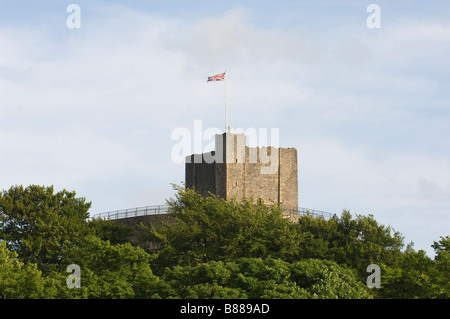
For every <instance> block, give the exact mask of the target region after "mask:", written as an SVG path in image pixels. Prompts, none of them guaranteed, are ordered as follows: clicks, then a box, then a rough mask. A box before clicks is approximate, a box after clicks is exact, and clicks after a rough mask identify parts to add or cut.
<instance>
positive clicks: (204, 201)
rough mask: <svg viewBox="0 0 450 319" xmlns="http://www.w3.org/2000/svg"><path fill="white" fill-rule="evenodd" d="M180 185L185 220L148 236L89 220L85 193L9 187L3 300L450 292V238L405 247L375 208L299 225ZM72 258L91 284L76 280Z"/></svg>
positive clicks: (258, 206) (177, 215) (3, 195)
mask: <svg viewBox="0 0 450 319" xmlns="http://www.w3.org/2000/svg"><path fill="white" fill-rule="evenodd" d="M176 191H177V192H176V196H175V198H174V199H171V200H170V201H169V204H170V206H171V211H172V212H171V216H173V218H174V220H175V221H176V222H171V223H162V222H161V223H153V224H152V225H151V226H142V227H141V228H140V230H139V234H137V233H136V229H133V230H132V229H130V228H129V227H127V226H123V225H120V224H118V223H115V222H113V221H105V220H101V219H89V212H88V211H89V207H90V203H88V202H86V200H85V199H84V198H77V197H76V194H75V192H69V191H66V190H63V191H61V192H57V193H55V192H54V189H53V187H43V186H36V185H31V186H29V187H26V188H24V187H23V186H14V187H11V188H10V189H9V190H8V191H3V192H0V297H2V298H3V297H4V298H283V299H288V298H324V299H325V298H341V299H342V298H358V299H359V298H450V283H449V280H448V278H450V276H449V275H450V238H449V236H446V237H441V239H440V240H439V241H437V242H436V241H435V242H434V243H433V245H432V247H433V248H434V250H435V253H436V255H435V258H434V259H431V258H430V257H428V256H427V255H426V254H425V252H424V251H421V250H419V251H415V250H414V249H413V246H412V244H409V245H408V246H407V247H406V249H405V250H402V249H403V237H402V236H401V234H399V233H398V232H396V231H395V230H393V229H392V228H391V227H389V226H388V227H386V226H384V225H380V224H379V223H378V222H377V221H376V220H375V219H374V218H373V216H372V215H369V216H359V215H356V217H353V216H352V215H351V214H350V212H348V211H344V212H343V213H342V215H341V216H340V217H336V218H332V219H330V220H325V219H323V218H314V217H312V216H303V217H300V218H299V219H298V221H296V222H292V221H290V220H289V219H286V218H285V217H284V216H283V214H282V207H280V206H278V205H272V206H267V205H265V204H264V203H263V202H262V201H261V200H257V201H252V200H251V199H248V200H243V201H241V202H238V201H236V200H231V201H225V200H223V199H220V198H218V197H216V196H211V197H207V198H203V197H202V196H200V195H199V194H197V193H196V192H194V191H193V190H186V189H183V188H180V187H177V188H176ZM137 235H139V236H137ZM131 238H133V241H131ZM136 238H138V239H139V240H140V241H139V242H138V243H135V242H134V240H136ZM148 241H150V242H152V244H153V245H143V243H148ZM138 244H141V245H142V247H147V248H146V249H147V250H144V248H141V247H139V245H138ZM149 247H153V248H152V249H154V247H159V248H158V249H156V250H149ZM70 264H76V265H78V266H79V267H80V269H81V287H80V288H73V289H70V288H69V287H67V284H66V281H67V278H68V276H69V275H70V274H69V273H68V272H67V266H68V265H70ZM370 264H378V265H379V266H380V267H381V288H380V289H369V288H368V287H367V286H366V279H367V277H368V275H369V274H368V273H367V272H366V269H367V266H368V265H370Z"/></svg>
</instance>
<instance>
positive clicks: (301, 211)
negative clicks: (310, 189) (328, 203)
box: [283, 207, 335, 219]
mask: <svg viewBox="0 0 450 319" xmlns="http://www.w3.org/2000/svg"><path fill="white" fill-rule="evenodd" d="M283 213H284V214H288V215H294V216H295V215H298V216H307V215H310V216H312V217H315V218H324V219H331V218H332V217H333V216H334V215H335V214H332V213H329V212H324V211H322V210H317V209H309V208H302V207H299V208H297V209H286V210H285V211H284V212H283Z"/></svg>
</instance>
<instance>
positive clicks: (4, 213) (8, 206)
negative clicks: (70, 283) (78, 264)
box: [0, 185, 91, 269]
mask: <svg viewBox="0 0 450 319" xmlns="http://www.w3.org/2000/svg"><path fill="white" fill-rule="evenodd" d="M75 195H76V194H75V192H68V191H66V190H63V191H61V192H58V193H54V189H53V187H43V186H36V185H32V186H29V187H27V188H24V187H23V186H13V187H11V188H10V189H9V190H8V191H3V192H0V240H4V241H5V242H6V243H7V245H8V248H9V249H10V250H12V251H14V252H16V253H17V255H18V258H19V259H20V260H21V261H26V262H31V263H36V264H37V265H38V266H39V267H41V269H45V268H46V266H50V265H52V264H57V263H58V262H60V258H61V253H62V252H63V251H64V250H65V249H66V248H67V247H69V246H76V245H78V244H80V243H81V242H82V240H83V238H84V237H85V236H87V235H88V234H89V233H90V229H89V227H88V222H87V218H88V217H89V213H88V210H89V208H90V206H91V203H88V202H86V200H85V199H84V198H76V197H75Z"/></svg>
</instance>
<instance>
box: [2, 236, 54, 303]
mask: <svg viewBox="0 0 450 319" xmlns="http://www.w3.org/2000/svg"><path fill="white" fill-rule="evenodd" d="M45 297H46V291H45V280H44V278H43V277H42V273H41V272H40V271H39V270H38V269H37V267H36V265H35V264H24V263H22V262H20V261H19V260H18V259H17V253H15V252H12V251H10V250H9V249H8V248H7V247H6V243H5V242H1V241H0V298H8V299H17V298H45Z"/></svg>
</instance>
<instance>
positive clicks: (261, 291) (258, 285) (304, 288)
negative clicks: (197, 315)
mask: <svg viewBox="0 0 450 319" xmlns="http://www.w3.org/2000/svg"><path fill="white" fill-rule="evenodd" d="M161 279H162V280H161V281H160V282H159V284H158V285H157V286H156V291H155V294H158V296H159V297H162V298H251V299H257V298H265V299H267V298H283V299H293V298H294V299H300V298H302V299H303V298H321V299H328V298H332V299H336V298H369V297H370V295H369V293H368V288H367V287H365V286H364V285H363V284H362V283H361V282H358V280H357V279H356V276H355V275H354V274H353V273H352V272H351V271H350V270H347V269H344V268H342V267H340V266H338V265H337V264H336V263H334V262H332V261H322V260H317V259H308V260H304V261H300V262H296V263H288V262H285V261H283V260H280V259H272V258H266V259H261V258H239V259H238V260H236V261H234V262H226V263H225V262H222V261H210V262H207V263H200V264H198V265H196V266H175V267H173V268H167V269H166V271H165V273H164V275H163V276H162V277H161Z"/></svg>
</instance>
